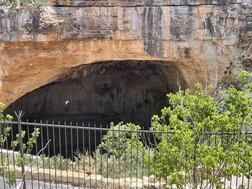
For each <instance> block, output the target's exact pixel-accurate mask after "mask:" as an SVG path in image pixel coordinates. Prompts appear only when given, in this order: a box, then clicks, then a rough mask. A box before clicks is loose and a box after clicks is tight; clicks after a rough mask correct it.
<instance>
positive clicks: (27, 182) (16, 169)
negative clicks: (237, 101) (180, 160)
mask: <svg viewBox="0 0 252 189" xmlns="http://www.w3.org/2000/svg"><path fill="white" fill-rule="evenodd" d="M7 127H10V128H11V130H10V132H9V133H8V132H6V131H5V128H7ZM36 129H39V135H38V136H37V137H35V138H36V141H35V143H32V142H31V143H29V139H30V138H34V131H35V130H36ZM24 131H25V133H24ZM244 134H245V135H246V140H249V139H250V138H251V136H252V134H251V133H250V132H246V133H244ZM217 135H219V136H221V137H220V138H218V137H216V136H217ZM1 136H2V137H1V139H3V140H2V141H1V142H2V143H1V157H0V161H1V162H0V165H1V166H0V172H1V179H0V188H4V189H5V188H20V189H21V188H34V189H36V188H90V189H91V188H113V189H119V188H125V189H126V188H129V189H133V188H151V189H155V188H157V189H158V188H160V189H163V188H164V189H165V188H186V189H187V188H188V189H189V188H202V189H203V188H237V189H245V188H247V189H250V188H252V181H251V179H250V176H251V174H252V171H251V170H250V167H249V165H248V167H246V165H241V166H245V167H246V168H245V169H244V170H245V171H244V172H243V173H242V174H241V173H238V172H237V173H236V174H235V173H234V175H227V173H226V172H224V171H222V170H218V174H217V173H216V174H215V173H213V175H212V176H214V177H216V178H217V177H218V178H219V180H217V181H218V182H219V183H216V184H209V182H211V179H212V180H213V179H214V177H213V178H212V177H211V172H210V174H209V173H207V174H204V173H202V172H201V171H202V170H204V169H203V168H202V167H197V171H198V172H199V174H197V178H195V172H194V173H192V172H191V171H190V170H191V169H190V168H189V167H190V166H191V165H190V160H188V166H185V167H187V168H186V169H185V170H184V171H181V170H182V169H180V172H179V174H178V175H177V177H178V178H177V177H176V178H177V179H178V180H177V181H176V180H173V179H174V178H173V177H172V175H169V173H170V172H171V167H174V166H175V168H177V169H178V170H179V168H181V167H182V165H174V166H169V165H171V164H174V162H172V160H171V158H170V156H173V155H174V154H176V153H177V152H174V154H166V151H163V152H162V150H161V147H160V146H159V144H160V141H161V139H160V138H162V137H165V138H166V139H167V142H168V141H169V139H170V138H172V136H173V133H168V132H157V131H150V130H129V129H125V128H120V127H119V128H116V129H115V128H114V127H113V128H110V127H109V126H108V125H106V126H103V125H96V124H93V125H91V124H75V125H72V124H68V125H67V124H61V123H53V122H52V123H48V122H45V123H42V122H34V123H30V122H22V121H21V115H18V120H17V121H12V122H7V121H2V122H1ZM5 136H6V137H5ZM158 136H159V137H158ZM160 136H162V137H160ZM216 136H215V141H213V140H212V141H211V140H209V144H208V145H213V144H217V143H218V141H223V138H232V136H233V133H221V134H219V133H218V134H216ZM216 138H217V139H216ZM5 139H6V140H5ZM218 139H220V140H218ZM13 141H17V142H18V143H19V144H18V145H16V146H15V144H14V143H13ZM211 142H212V144H211ZM240 142H242V141H240ZM22 143H23V144H22ZM29 145H31V146H30V147H31V148H30V149H31V150H30V151H29V153H27V149H28V148H29ZM162 153H164V154H162ZM191 153H192V154H194V153H195V150H194V151H191ZM185 157H189V156H185ZM195 157H196V156H195ZM158 158H159V159H158ZM250 158H251V161H252V157H250ZM248 161H250V160H248ZM185 162H187V160H185ZM160 163H161V166H160ZM162 163H163V166H162ZM167 165H168V166H167ZM216 166H217V165H216ZM194 168H196V166H195V165H194ZM222 168H223V167H222ZM216 169H218V167H216ZM216 169H215V168H213V170H212V171H215V170H216ZM175 170H176V169H175ZM165 171H167V174H166V173H165ZM161 173H162V174H161ZM172 174H173V173H172ZM164 175H165V176H164ZM183 175H184V176H183ZM189 175H191V178H189V177H190V176H189ZM181 176H183V177H181ZM180 177H181V178H182V180H184V182H181V183H183V184H174V183H178V181H179V179H180V181H181V178H180ZM217 181H216V182H217ZM195 182H196V183H195Z"/></svg>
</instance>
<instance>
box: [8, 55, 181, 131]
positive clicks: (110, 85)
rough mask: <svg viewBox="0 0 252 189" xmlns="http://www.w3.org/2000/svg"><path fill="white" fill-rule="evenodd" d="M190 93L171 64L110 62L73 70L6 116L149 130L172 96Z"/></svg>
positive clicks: (10, 109) (27, 96)
mask: <svg viewBox="0 0 252 189" xmlns="http://www.w3.org/2000/svg"><path fill="white" fill-rule="evenodd" d="M178 81H179V83H180V86H181V88H185V87H186V82H185V79H184V78H183V76H182V74H181V72H180V70H179V68H178V65H176V64H175V63H174V62H167V61H165V62H164V61H135V60H126V61H108V62H97V63H93V64H87V65H86V64H85V65H81V66H77V67H73V68H69V69H68V70H67V71H66V72H64V73H63V74H62V75H60V76H59V77H58V79H57V80H55V81H53V82H51V83H49V84H47V85H44V86H42V87H40V88H38V89H35V90H33V91H31V92H29V93H27V94H25V95H24V96H22V97H21V98H19V99H18V100H16V101H15V102H13V103H12V104H11V105H9V106H8V107H7V109H6V110H5V112H4V113H10V114H13V112H14V111H17V110H22V111H23V112H25V116H24V117H23V119H27V120H29V121H34V120H42V121H46V120H48V121H56V122H66V123H70V122H72V123H73V124H74V123H77V122H84V123H91V124H94V123H97V124H103V125H106V124H108V123H110V122H115V123H117V122H119V121H124V122H133V123H135V124H139V125H140V126H141V127H143V128H148V127H149V126H150V120H151V117H152V116H153V115H154V114H158V113H159V112H160V109H161V108H162V107H164V106H165V105H166V103H167V98H166V94H167V93H169V92H175V91H177V90H178Z"/></svg>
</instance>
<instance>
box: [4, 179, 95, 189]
mask: <svg viewBox="0 0 252 189" xmlns="http://www.w3.org/2000/svg"><path fill="white" fill-rule="evenodd" d="M20 182H21V180H20V179H18V180H17V185H18V184H19V183H20ZM0 189H16V186H15V185H14V186H9V185H8V184H6V183H5V184H4V181H3V177H0ZM26 189H91V188H84V187H79V186H71V185H65V184H56V183H48V182H43V181H39V182H38V181H35V180H33V181H31V180H27V184H26ZM93 189H94V188H93Z"/></svg>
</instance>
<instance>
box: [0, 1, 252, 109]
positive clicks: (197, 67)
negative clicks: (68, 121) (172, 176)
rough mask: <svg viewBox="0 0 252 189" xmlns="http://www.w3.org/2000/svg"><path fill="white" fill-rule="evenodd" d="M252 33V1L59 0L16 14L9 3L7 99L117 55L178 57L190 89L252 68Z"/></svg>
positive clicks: (0, 15) (2, 43)
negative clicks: (12, 13) (10, 13)
mask: <svg viewBox="0 0 252 189" xmlns="http://www.w3.org/2000/svg"><path fill="white" fill-rule="evenodd" d="M251 37H252V1H251V0H225V1H222V0H218V1H217V0H166V1H165V0H135V1H126V0H106V1H105V0H99V1H91V0H90V1H84V0H83V1H81V0H80V1H71V0H69V1H62V0H55V1H51V2H50V5H49V6H47V7H43V8H42V9H41V10H40V11H39V12H31V11H29V10H20V11H19V12H18V13H17V14H15V15H9V14H7V12H6V8H5V7H2V8H0V62H1V64H0V67H1V69H0V81H1V82H0V87H1V89H0V90H1V93H0V101H3V102H5V103H6V104H7V105H8V104H10V103H12V102H14V101H15V100H17V99H18V98H19V97H21V96H22V95H24V94H25V93H27V92H29V91H32V90H34V89H36V88H38V87H41V86H43V85H45V84H48V83H50V82H55V81H57V80H58V78H60V76H61V75H62V74H64V73H67V72H68V71H69V69H70V68H71V67H75V66H79V65H83V64H90V63H95V62H105V61H114V60H117V61H120V60H149V61H154V60H158V61H160V60H161V61H167V62H170V61H172V62H174V63H175V64H176V65H177V67H178V69H179V72H180V73H181V75H182V77H183V78H184V80H185V83H186V84H185V85H186V86H189V87H191V86H192V85H193V84H194V83H196V82H202V83H203V82H206V81H208V82H217V81H220V80H232V79H233V77H234V75H235V74H237V72H238V71H239V70H241V69H244V68H245V69H247V70H249V71H252V66H251V64H252V63H251V61H252V45H251ZM174 82H175V81H174Z"/></svg>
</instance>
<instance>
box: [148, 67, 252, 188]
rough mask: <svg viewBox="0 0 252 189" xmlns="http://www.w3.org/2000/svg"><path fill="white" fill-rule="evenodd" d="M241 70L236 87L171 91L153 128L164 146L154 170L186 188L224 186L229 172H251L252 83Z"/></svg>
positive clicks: (160, 176)
mask: <svg viewBox="0 0 252 189" xmlns="http://www.w3.org/2000/svg"><path fill="white" fill-rule="evenodd" d="M248 79H249V74H248V73H247V72H241V74H240V75H239V76H238V78H237V83H236V87H234V86H229V87H228V88H219V89H218V90H217V91H216V96H215V97H212V96H211V95H210V94H209V93H208V90H203V88H202V86H201V85H199V84H197V85H196V86H195V91H191V90H189V89H187V90H185V91H182V90H180V91H178V92H177V93H175V94H168V95H167V97H168V98H169V104H170V106H169V107H165V108H163V109H162V111H161V116H157V115H155V116H153V118H152V125H151V129H152V130H155V131H163V133H162V134H156V137H157V138H158V139H159V141H160V142H159V144H158V146H157V150H156V152H155V154H154V156H153V157H152V158H151V160H150V163H151V165H152V168H153V169H152V172H153V173H154V174H156V175H157V176H158V177H159V178H160V179H161V178H163V179H165V180H167V182H168V184H175V185H177V187H178V188H183V187H184V186H185V185H186V184H188V183H193V185H194V187H195V188H197V187H199V186H200V187H202V188H222V184H223V180H222V178H223V177H224V176H225V177H227V178H231V177H232V176H241V175H243V176H246V177H251V176H252V171H251V169H250V168H251V167H252V158H251V157H252V147H251V144H252V140H251V137H250V136H249V135H247V131H249V130H250V131H251V114H252V98H251V94H252V84H251V83H248V82H247V81H248Z"/></svg>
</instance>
